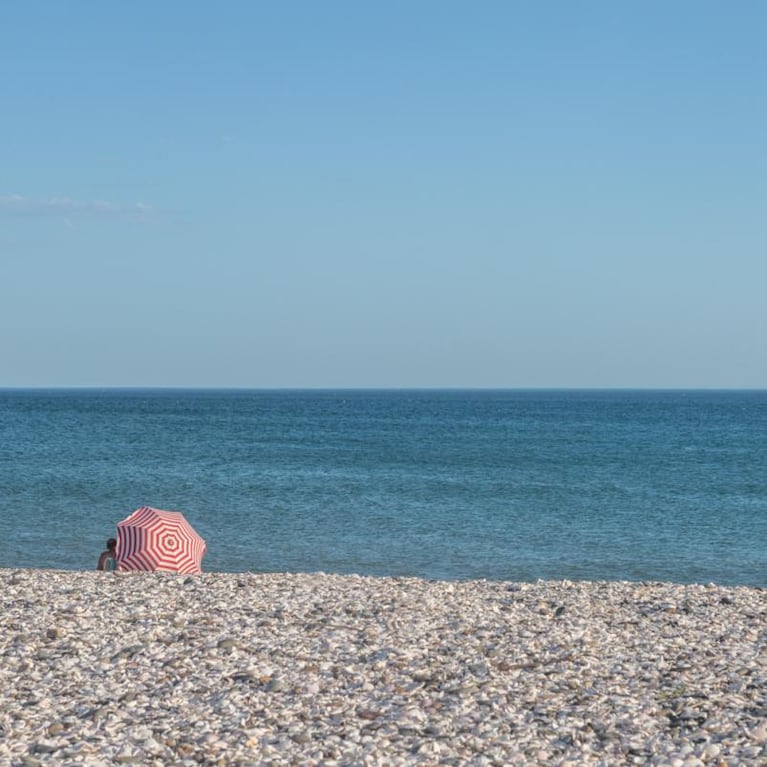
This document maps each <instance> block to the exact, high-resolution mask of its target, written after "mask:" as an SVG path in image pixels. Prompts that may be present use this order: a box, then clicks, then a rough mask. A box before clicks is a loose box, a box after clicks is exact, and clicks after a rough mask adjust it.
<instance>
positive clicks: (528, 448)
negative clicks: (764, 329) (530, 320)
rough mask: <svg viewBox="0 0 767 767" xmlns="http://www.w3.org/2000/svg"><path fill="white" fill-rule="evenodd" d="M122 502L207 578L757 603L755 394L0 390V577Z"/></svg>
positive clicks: (104, 518) (761, 512)
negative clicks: (743, 590)
mask: <svg viewBox="0 0 767 767" xmlns="http://www.w3.org/2000/svg"><path fill="white" fill-rule="evenodd" d="M142 504H148V505H152V506H156V507H158V508H166V509H176V510H180V511H183V512H184V513H185V514H186V516H187V518H188V519H189V520H190V521H191V522H192V524H193V525H194V526H195V527H196V528H197V529H198V530H199V531H200V533H201V534H202V535H203V536H204V537H205V538H206V539H207V541H208V549H209V553H208V556H207V557H206V559H205V562H204V566H205V569H207V570H227V571H240V570H243V571H244V570H252V571H318V570H322V571H326V572H341V573H350V572H355V573H364V574H374V575H418V576H423V577H428V578H447V579H459V578H501V579H513V580H533V579H536V578H556V579H559V578H571V579H584V578H587V579H632V580H673V581H678V582H712V581H713V582H717V583H740V584H750V585H759V586H767V569H766V567H765V565H766V564H767V557H765V542H767V392H757V391H755V392H707V391H670V392H658V391H635V392H634V391H421V390H419V391H368V390H364V391H362V390H357V391H210V390H206V391H181V390H114V389H112V390H51V391H44V390H0V567H37V566H39V567H55V568H64V569H82V568H92V567H94V566H95V561H96V558H97V557H98V554H99V552H100V551H101V549H102V544H103V542H104V539H105V538H106V537H108V536H109V535H113V534H114V530H115V524H116V523H117V522H118V521H119V520H120V519H122V518H123V517H125V516H127V515H128V514H129V513H130V512H131V511H133V509H135V508H136V507H138V506H140V505H142Z"/></svg>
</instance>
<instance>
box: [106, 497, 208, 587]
mask: <svg viewBox="0 0 767 767" xmlns="http://www.w3.org/2000/svg"><path fill="white" fill-rule="evenodd" d="M205 548H206V546H205V541H204V540H203V538H201V537H200V535H199V534H198V533H197V532H196V531H195V529H194V528H193V527H192V526H191V525H190V524H189V523H188V522H187V521H186V519H185V518H184V515H183V514H182V513H181V512H180V511H161V510H160V509H153V508H151V506H142V507H141V508H140V509H136V511H134V512H133V514H131V515H130V516H128V517H126V518H125V519H124V520H123V521H122V522H118V523H117V568H118V570H151V571H161V572H169V573H200V572H202V558H203V557H204V556H205Z"/></svg>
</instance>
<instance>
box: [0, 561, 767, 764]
mask: <svg viewBox="0 0 767 767" xmlns="http://www.w3.org/2000/svg"><path fill="white" fill-rule="evenodd" d="M766 594H767V592H765V591H763V590H761V589H754V588H746V587H719V586H714V585H673V584H668V583H654V582H653V583H646V582H645V583H635V582H570V581H556V582H554V581H545V582H544V581H541V582H537V583H509V582H498V581H485V580H483V581H458V582H442V581H429V580H420V579H413V578H374V577H358V576H337V575H326V574H321V573H319V574H242V573H237V574H234V573H231V574H229V573H205V574H202V575H198V576H178V575H168V574H159V573H158V574H149V573H121V572H118V573H97V572H71V571H51V570H14V571H12V570H0V599H2V624H1V625H0V764H2V765H11V766H12V767H16V766H17V765H18V766H19V767H21V766H23V767H37V766H38V765H57V766H61V767H101V766H104V767H106V766H108V765H109V766H111V765H132V764H135V765H153V766H157V767H160V766H162V767H166V766H167V765H178V766H179V767H181V766H183V767H186V766H187V765H188V766H190V767H191V766H192V765H235V766H237V767H246V766H250V765H253V766H254V767H255V766H256V765H258V766H261V765H263V766H266V765H275V766H276V765H326V766H327V767H360V766H362V765H369V766H371V767H374V766H377V767H384V766H386V767H397V766H398V765H528V764H530V765H558V766H560V767H564V766H565V765H572V766H573V767H574V766H575V765H623V764H642V765H645V764H646V765H672V766H673V767H696V766H698V765H718V766H720V767H721V766H722V765H727V766H728V767H734V766H735V765H755V764H767V650H766V645H767V597H766Z"/></svg>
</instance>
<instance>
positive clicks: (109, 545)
mask: <svg viewBox="0 0 767 767" xmlns="http://www.w3.org/2000/svg"><path fill="white" fill-rule="evenodd" d="M116 546H117V540H116V539H115V538H110V539H109V540H108V541H107V548H108V549H114V548H115V547H116Z"/></svg>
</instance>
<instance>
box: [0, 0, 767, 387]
mask: <svg viewBox="0 0 767 767" xmlns="http://www.w3.org/2000/svg"><path fill="white" fill-rule="evenodd" d="M765 39H767V3H765V2H762V0H734V1H733V2H724V1H723V0H721V1H719V2H710V1H709V0H643V1H642V2H616V1H615V0H605V1H604V2H595V1H590V0H584V1H583V2H571V1H570V0H561V1H560V2H553V1H548V0H516V1H515V0H503V1H499V2H493V1H490V0H488V1H486V2H483V1H481V0H480V1H478V2H468V1H465V2H453V1H452V0H407V1H400V0H386V2H359V1H358V0H349V2H336V1H334V0H325V1H324V2H314V0H306V1H305V2H293V1H291V0H285V1H284V2H283V1H282V0H281V1H280V2H257V1H256V0H228V1H226V2H220V3H213V2H196V1H195V0H191V1H190V0H185V1H184V2H180V1H175V0H162V1H159V0H151V1H150V0H131V2H125V3H115V2H102V1H101V0H88V1H85V0H67V2H61V1H60V0H50V1H49V2H43V1H41V0H10V1H9V2H6V3H4V4H3V6H2V9H1V10H0V71H1V72H2V78H1V79H0V97H1V100H0V386H238V387H336V386H339V387H358V386H360V387H367V386H381V387H410V386H413V387H422V386H423V387H431V386H440V387H441V386H445V387H463V386H471V387H473V386H478V387H539V386H542V387H614V386H615V387H624V386H629V387H754V388H764V387H767V341H766V339H767V46H765Z"/></svg>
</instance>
